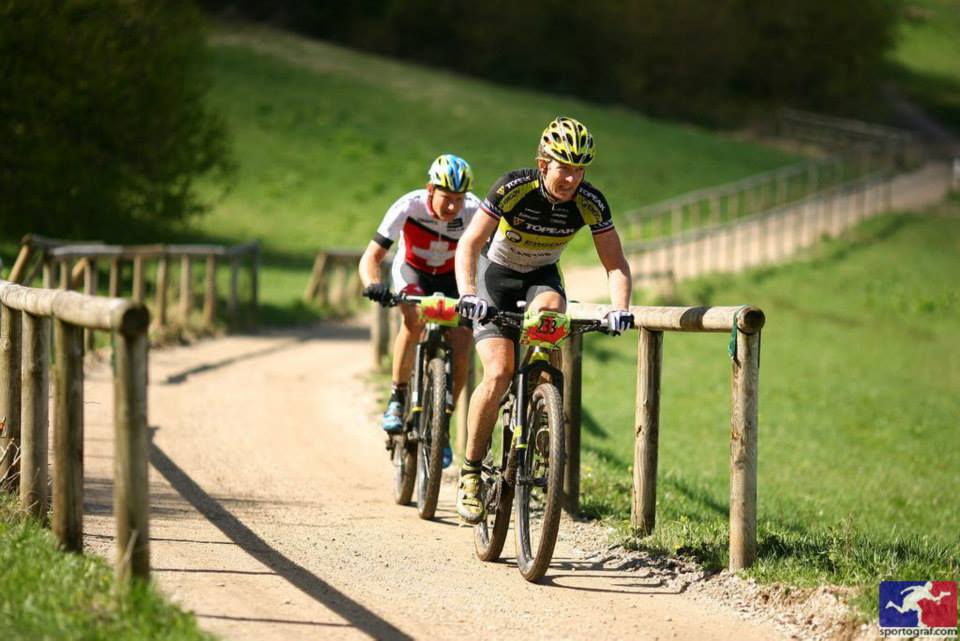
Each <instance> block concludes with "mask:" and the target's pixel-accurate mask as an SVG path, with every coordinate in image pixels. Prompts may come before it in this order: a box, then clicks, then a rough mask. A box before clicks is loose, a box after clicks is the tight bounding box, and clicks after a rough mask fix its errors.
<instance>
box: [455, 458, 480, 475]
mask: <svg viewBox="0 0 960 641" xmlns="http://www.w3.org/2000/svg"><path fill="white" fill-rule="evenodd" d="M482 462H483V461H481V460H477V461H473V460H471V459H468V458H464V459H463V467H461V468H460V476H463V475H464V474H477V473H478V472H479V471H480V469H481V463H482Z"/></svg>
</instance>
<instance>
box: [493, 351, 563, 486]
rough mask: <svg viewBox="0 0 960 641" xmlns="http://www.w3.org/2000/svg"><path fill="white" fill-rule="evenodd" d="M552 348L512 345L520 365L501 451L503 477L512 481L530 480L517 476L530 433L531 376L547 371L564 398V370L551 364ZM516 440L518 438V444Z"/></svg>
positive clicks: (515, 378)
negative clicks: (528, 424)
mask: <svg viewBox="0 0 960 641" xmlns="http://www.w3.org/2000/svg"><path fill="white" fill-rule="evenodd" d="M550 351H551V350H547V349H544V348H542V347H529V348H527V349H526V350H525V351H524V350H523V348H522V347H521V345H520V343H519V342H517V343H516V344H514V346H513V358H514V361H513V362H514V363H518V364H519V366H517V371H516V374H515V375H514V379H513V386H512V387H513V389H512V390H511V394H512V395H513V398H514V407H513V410H512V414H511V416H510V425H509V426H507V425H504V426H503V427H504V430H503V451H502V453H501V461H502V465H503V468H502V469H503V475H504V480H506V481H507V482H508V483H510V484H511V485H517V484H522V483H528V482H529V481H530V479H524V478H520V479H518V478H516V473H517V470H518V469H521V468H522V467H523V463H524V460H525V458H526V453H527V445H528V441H529V436H530V435H529V433H528V429H527V410H528V409H529V404H530V398H529V382H530V380H531V379H533V380H536V378H537V377H539V376H540V375H541V374H544V373H545V374H548V375H549V376H550V380H551V382H552V383H553V384H554V385H555V386H556V388H557V391H558V392H560V397H561V398H563V373H562V372H561V371H560V370H559V369H557V368H556V367H554V366H553V365H551V364H550ZM521 355H522V356H523V361H522V362H521V360H520V357H521ZM508 398H509V395H508ZM508 431H509V434H508ZM514 441H516V444H515V445H514ZM511 454H514V457H515V458H514V459H513V460H511V459H510V455H511Z"/></svg>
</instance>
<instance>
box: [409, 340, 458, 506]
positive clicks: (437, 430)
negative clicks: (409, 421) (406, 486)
mask: <svg viewBox="0 0 960 641" xmlns="http://www.w3.org/2000/svg"><path fill="white" fill-rule="evenodd" d="M446 395H447V371H446V367H445V364H444V362H443V359H441V358H434V359H432V360H431V361H430V363H429V365H427V372H426V381H425V385H424V393H423V412H422V413H421V414H420V439H419V442H418V444H417V514H419V515H420V518H421V519H432V518H433V515H434V514H435V513H436V511H437V497H438V496H439V494H440V479H441V476H442V475H443V446H444V443H445V442H446V439H447V430H448V429H449V426H450V417H449V416H447V408H446Z"/></svg>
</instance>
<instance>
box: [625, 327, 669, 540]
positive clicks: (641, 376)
mask: <svg viewBox="0 0 960 641" xmlns="http://www.w3.org/2000/svg"><path fill="white" fill-rule="evenodd" d="M638 334H639V337H638V341H639V342H638V346H637V349H638V351H637V406H636V426H635V434H636V442H635V446H634V456H633V504H632V507H633V509H632V510H631V512H630V522H631V525H632V526H633V527H634V528H635V529H637V530H638V531H639V532H640V533H642V534H643V535H648V534H650V533H652V532H653V528H654V526H655V525H656V520H657V453H658V447H659V442H660V372H661V369H662V366H663V332H657V331H651V330H648V329H645V328H643V327H641V328H640V329H639V330H638Z"/></svg>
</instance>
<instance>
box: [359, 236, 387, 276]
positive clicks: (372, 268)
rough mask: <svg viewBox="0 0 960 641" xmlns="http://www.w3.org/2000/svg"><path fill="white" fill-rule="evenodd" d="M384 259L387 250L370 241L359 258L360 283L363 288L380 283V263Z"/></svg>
mask: <svg viewBox="0 0 960 641" xmlns="http://www.w3.org/2000/svg"><path fill="white" fill-rule="evenodd" d="M386 257H387V249H386V248H385V247H382V246H380V245H379V244H378V243H377V241H375V240H371V241H370V244H368V245H367V248H366V249H365V250H364V252H363V256H361V257H360V281H361V282H362V283H363V286H364V287H367V286H369V285H373V284H374V283H379V282H380V263H382V262H383V259H384V258H386Z"/></svg>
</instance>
